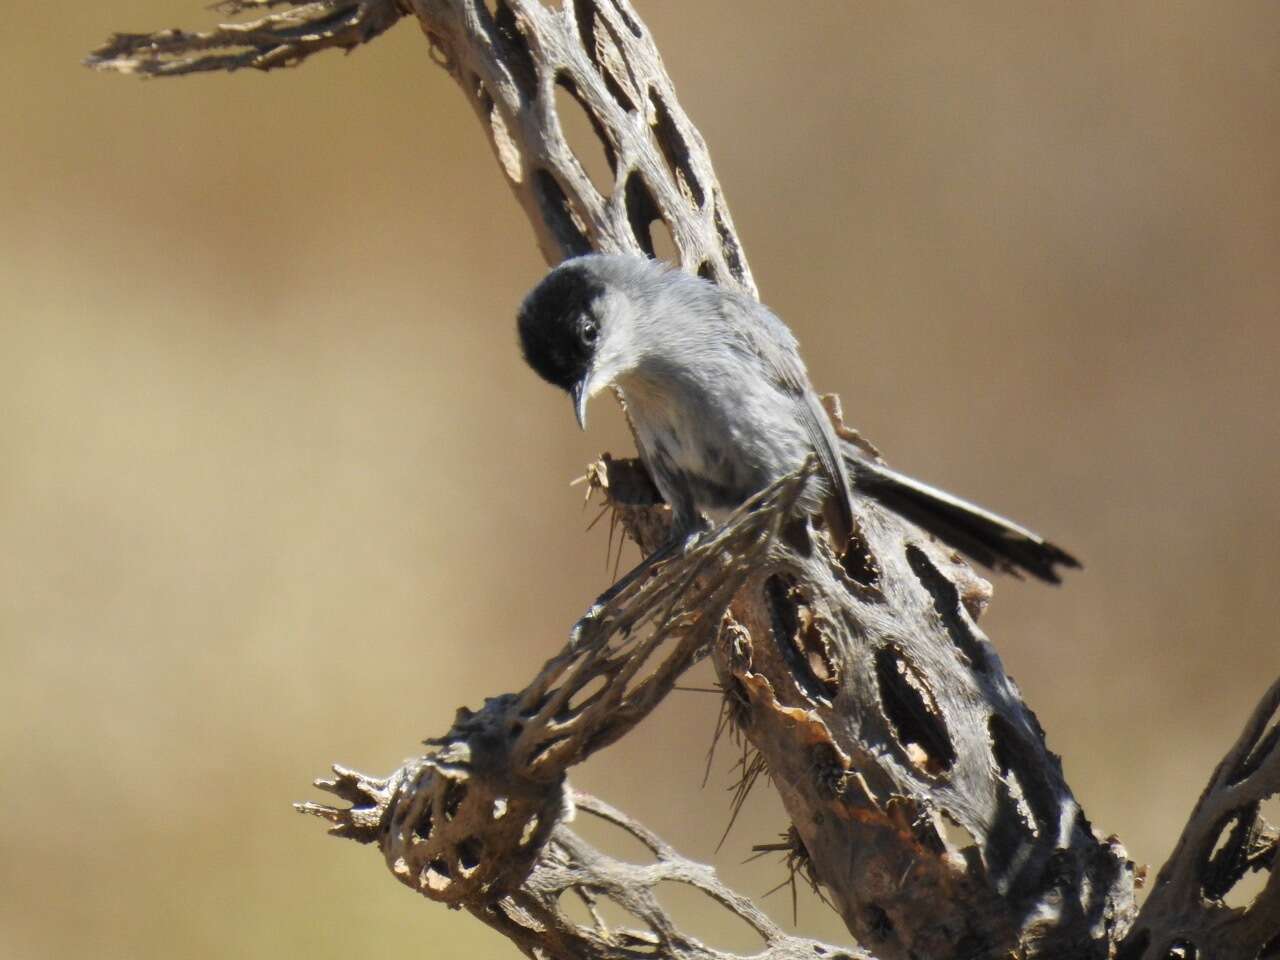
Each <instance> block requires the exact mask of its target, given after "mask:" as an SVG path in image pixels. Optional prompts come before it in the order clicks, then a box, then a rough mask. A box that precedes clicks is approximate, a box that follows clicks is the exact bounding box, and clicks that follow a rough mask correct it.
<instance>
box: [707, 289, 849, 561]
mask: <svg viewBox="0 0 1280 960" xmlns="http://www.w3.org/2000/svg"><path fill="white" fill-rule="evenodd" d="M728 302H729V304H730V306H729V308H728V309H732V310H734V311H736V312H738V313H739V314H740V318H739V319H740V321H741V322H739V323H736V324H732V325H731V326H732V328H733V329H735V330H738V331H741V333H742V334H743V336H744V337H745V339H746V341H747V346H748V348H749V349H750V350H751V351H752V352H753V353H754V354H755V355H756V356H757V357H759V358H760V360H761V361H762V362H763V364H764V367H765V369H766V371H767V372H768V373H769V375H771V376H772V377H773V379H774V381H775V382H776V383H777V385H778V387H779V388H780V389H782V391H783V392H784V393H787V394H790V395H791V396H793V397H795V399H796V414H797V416H798V417H799V418H800V422H801V423H802V424H803V426H804V429H805V432H806V433H807V434H808V435H809V442H810V443H811V444H812V445H813V452H814V453H815V454H816V455H817V457H818V466H819V467H821V469H822V472H823V474H825V476H826V478H827V480H828V482H829V483H830V484H831V490H832V494H833V498H834V500H835V507H836V510H837V511H838V518H839V520H840V524H841V529H839V530H834V529H833V530H832V531H831V532H832V534H833V535H834V536H835V538H836V542H837V543H838V544H840V546H841V548H842V549H843V546H844V544H846V543H847V542H848V540H849V538H850V537H852V536H853V533H854V530H855V524H854V519H853V508H852V507H851V506H850V497H851V491H852V485H851V484H850V482H849V474H848V472H847V471H846V470H845V466H844V458H843V457H842V456H841V455H840V443H839V440H837V438H836V434H835V428H834V427H832V425H831V418H830V417H829V416H828V415H827V411H826V410H824V409H823V407H822V403H821V401H819V400H818V395H817V394H816V393H815V392H814V389H813V385H812V384H811V383H810V382H809V372H808V371H807V370H806V369H805V367H804V361H803V360H801V359H800V348H799V345H798V344H797V343H796V338H795V335H794V334H792V332H791V329H790V328H789V327H788V326H787V325H786V324H785V323H783V322H782V320H780V319H779V318H778V317H777V316H775V315H774V314H773V313H771V312H770V311H769V310H768V308H766V307H765V306H763V305H762V304H759V303H756V302H755V301H754V300H747V299H746V298H745V297H739V296H736V295H734V296H730V297H729V298H728Z"/></svg>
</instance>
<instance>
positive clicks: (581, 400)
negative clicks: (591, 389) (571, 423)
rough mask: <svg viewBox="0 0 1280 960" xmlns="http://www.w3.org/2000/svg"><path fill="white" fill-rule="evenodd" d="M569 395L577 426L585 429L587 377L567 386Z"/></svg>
mask: <svg viewBox="0 0 1280 960" xmlns="http://www.w3.org/2000/svg"><path fill="white" fill-rule="evenodd" d="M569 396H571V397H573V415H574V416H575V417H577V418H578V426H579V427H581V428H582V429H583V430H585V429H587V378H586V377H583V378H582V379H581V380H579V381H578V382H577V383H575V384H574V385H573V386H572V387H570V388H569Z"/></svg>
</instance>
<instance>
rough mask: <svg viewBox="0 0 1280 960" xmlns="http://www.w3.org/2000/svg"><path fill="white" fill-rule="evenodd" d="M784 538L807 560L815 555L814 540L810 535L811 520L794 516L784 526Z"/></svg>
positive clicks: (784, 540) (785, 541)
mask: <svg viewBox="0 0 1280 960" xmlns="http://www.w3.org/2000/svg"><path fill="white" fill-rule="evenodd" d="M782 540H783V542H784V543H786V545H787V546H789V547H790V548H791V549H792V550H794V551H795V552H796V553H797V554H798V555H799V556H801V557H804V558H805V559H806V560H807V559H808V558H809V557H811V556H812V555H813V540H812V539H811V538H810V536H809V521H808V520H807V519H806V518H805V517H793V518H792V519H791V520H788V521H787V523H786V524H784V525H783V527H782Z"/></svg>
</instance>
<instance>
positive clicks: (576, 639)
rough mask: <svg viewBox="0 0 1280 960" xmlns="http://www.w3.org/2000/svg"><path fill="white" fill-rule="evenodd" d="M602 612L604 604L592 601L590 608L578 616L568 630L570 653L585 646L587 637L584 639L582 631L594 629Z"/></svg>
mask: <svg viewBox="0 0 1280 960" xmlns="http://www.w3.org/2000/svg"><path fill="white" fill-rule="evenodd" d="M602 613H604V605H603V604H601V603H593V604H592V605H591V608H590V609H589V610H588V611H587V612H586V613H584V614H583V615H582V616H581V617H579V618H578V622H577V623H575V624H574V625H573V627H572V628H571V629H570V630H569V652H570V653H577V652H578V651H579V650H581V649H582V648H583V647H584V646H586V644H587V639H584V637H583V633H584V632H587V631H590V630H592V629H594V628H595V627H596V625H597V624H599V622H600V615H601V614H602ZM588 639H589V638H588Z"/></svg>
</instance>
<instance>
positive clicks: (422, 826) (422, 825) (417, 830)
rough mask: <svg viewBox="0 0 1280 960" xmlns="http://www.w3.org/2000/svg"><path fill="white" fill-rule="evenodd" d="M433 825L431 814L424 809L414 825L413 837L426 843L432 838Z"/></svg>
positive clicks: (419, 841)
mask: <svg viewBox="0 0 1280 960" xmlns="http://www.w3.org/2000/svg"><path fill="white" fill-rule="evenodd" d="M432 826H433V824H432V822H431V814H430V813H428V812H426V811H425V810H424V811H423V813H422V816H421V817H419V818H418V821H417V822H416V823H414V825H413V839H414V840H416V841H417V842H418V843H426V842H427V841H428V840H430V839H431V828H432Z"/></svg>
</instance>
